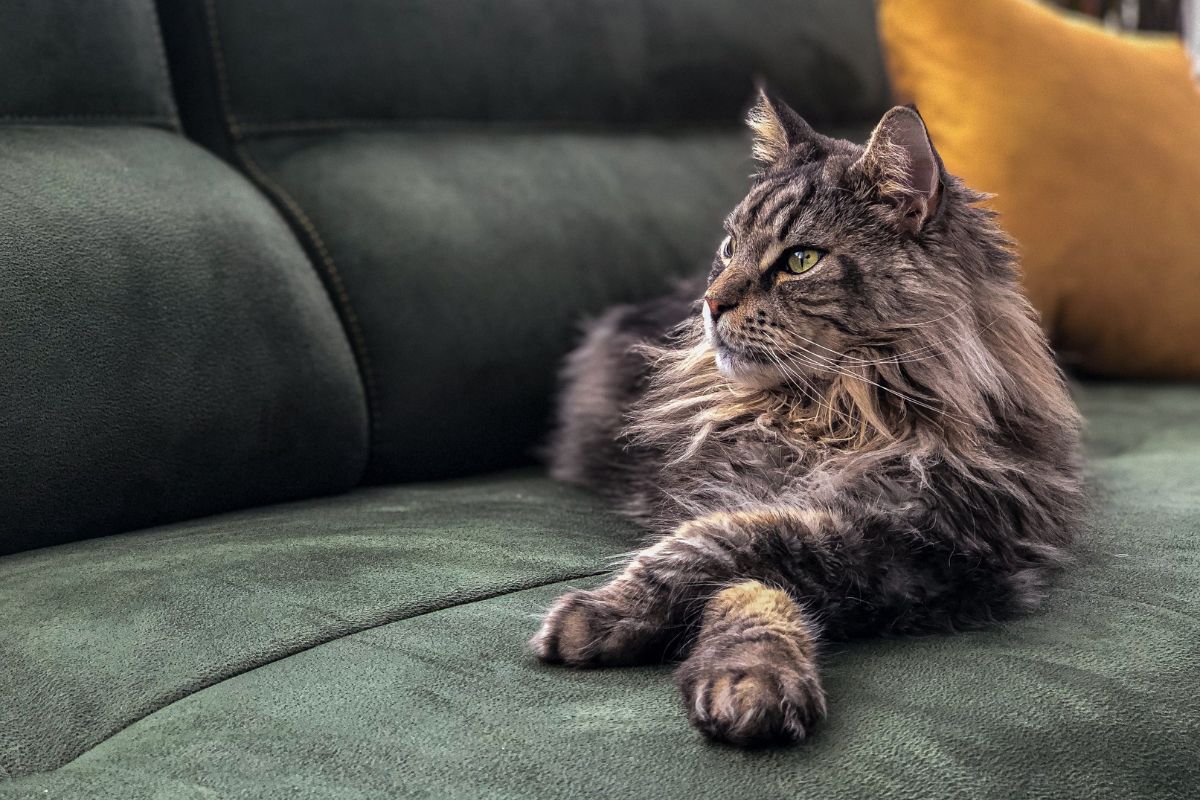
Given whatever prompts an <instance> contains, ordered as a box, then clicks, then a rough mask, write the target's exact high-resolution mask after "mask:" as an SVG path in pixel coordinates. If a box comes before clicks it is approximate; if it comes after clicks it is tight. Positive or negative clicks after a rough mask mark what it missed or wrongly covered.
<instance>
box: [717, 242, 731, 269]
mask: <svg viewBox="0 0 1200 800" xmlns="http://www.w3.org/2000/svg"><path fill="white" fill-rule="evenodd" d="M718 252H719V253H720V256H721V260H722V261H724V262H725V263H726V264H728V263H729V259H731V258H733V236H732V235H729V236H726V237H725V239H724V241H722V242H721V249H720V250H719V251H718Z"/></svg>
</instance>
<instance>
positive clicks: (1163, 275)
mask: <svg viewBox="0 0 1200 800" xmlns="http://www.w3.org/2000/svg"><path fill="white" fill-rule="evenodd" d="M879 21H880V36H881V37H882V39H883V44H884V49H885V52H886V54H887V60H888V67H889V70H890V72H891V76H892V81H893V88H894V90H895V92H896V94H897V96H898V97H899V98H900V99H901V101H902V102H915V103H916V104H917V106H918V108H919V109H920V111H921V114H922V115H923V116H924V117H925V121H926V123H927V124H928V126H929V130H930V133H931V135H932V138H933V142H934V144H935V145H936V146H937V148H938V150H939V152H940V153H941V155H942V158H943V160H944V161H945V163H946V167H947V169H949V170H950V171H951V172H953V173H955V174H957V175H959V176H960V177H962V178H963V179H964V180H965V181H966V182H967V183H968V184H969V185H970V186H972V187H974V188H976V189H980V190H982V191H986V192H994V193H995V195H996V196H995V198H994V199H992V200H991V201H990V202H991V204H992V206H993V207H994V208H995V209H996V210H997V211H999V212H1000V215H1001V217H1000V221H1001V224H1002V225H1003V226H1004V227H1005V229H1007V230H1008V232H1009V233H1010V234H1012V236H1013V237H1014V238H1015V239H1016V241H1017V245H1018V249H1019V250H1020V252H1021V257H1022V263H1023V265H1024V269H1025V277H1026V286H1027V288H1028V291H1029V296H1030V299H1031V300H1032V301H1033V303H1034V305H1035V306H1036V307H1037V308H1038V309H1039V310H1040V311H1041V313H1042V318H1043V324H1044V325H1045V326H1046V329H1047V330H1048V331H1049V333H1050V335H1051V338H1052V340H1053V341H1054V343H1055V344H1056V346H1058V347H1059V349H1060V351H1062V352H1063V354H1064V357H1065V359H1066V360H1067V362H1068V363H1071V362H1075V363H1077V364H1078V366H1079V367H1080V368H1081V369H1082V370H1084V371H1085V372H1088V373H1092V374H1099V375H1112V376H1132V377H1149V378H1160V377H1176V378H1179V377H1186V378H1200V91H1198V90H1197V87H1196V85H1195V84H1194V83H1193V82H1192V79H1191V73H1190V69H1189V66H1188V61H1187V57H1186V55H1185V54H1184V50H1183V47H1182V45H1181V44H1180V43H1179V41H1178V40H1177V39H1174V38H1169V37H1162V36H1154V37H1150V36H1143V35H1137V36H1134V35H1124V34H1114V33H1110V32H1108V31H1106V30H1104V29H1103V28H1102V27H1101V26H1100V25H1098V24H1094V23H1092V22H1091V21H1089V20H1087V19H1085V18H1083V17H1076V16H1073V15H1072V16H1069V15H1065V14H1062V13H1060V12H1057V11H1054V10H1051V9H1050V8H1048V7H1045V6H1042V5H1039V4H1037V3H1034V2H1032V0H970V1H969V2H964V1H963V0H881V2H880V4H879Z"/></svg>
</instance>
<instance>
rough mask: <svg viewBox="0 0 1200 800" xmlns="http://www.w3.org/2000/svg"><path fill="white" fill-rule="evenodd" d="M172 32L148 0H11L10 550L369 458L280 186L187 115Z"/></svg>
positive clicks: (330, 319)
mask: <svg viewBox="0 0 1200 800" xmlns="http://www.w3.org/2000/svg"><path fill="white" fill-rule="evenodd" d="M100 7H103V12H104V13H101V11H100ZM66 9H72V10H74V11H75V12H77V13H76V14H75V15H74V16H72V15H71V14H69V13H67V11H66ZM18 12H21V13H18ZM31 42H34V43H36V42H43V43H44V44H45V46H44V47H43V46H40V45H39V46H35V45H34V44H31ZM51 44H52V45H53V47H50V45H51ZM21 52H24V53H25V54H26V55H27V56H28V58H25V59H18V58H16V57H15V56H14V55H13V54H14V53H21ZM160 52H161V51H160V49H159V41H158V37H157V28H156V23H155V20H154V13H153V7H152V5H151V4H150V3H146V2H138V1H137V0H120V1H118V0H110V1H109V2H104V3H99V2H97V3H65V2H37V3H32V2H31V3H23V2H18V3H16V4H15V8H14V4H11V3H9V4H5V5H2V6H0V64H3V66H4V69H0V118H2V120H0V121H2V122H3V124H0V187H2V190H0V220H2V221H3V223H2V224H0V286H3V291H2V292H0V375H3V376H4V378H3V380H0V554H5V553H11V552H14V551H17V550H24V549H29V548H34V547H42V546H46V545H53V544H57V543H59V542H65V541H69V540H72V539H80V538H86V537H89V536H98V535H103V534H107V533H113V532H116V531H123V530H128V529H132V528H137V527H141V526H145V525H151V524H155V523H160V522H166V521H172V520H179V519H184V518H188V517H195V516H200V515H203V514H209V513H213V512H218V511H224V510H228V509H233V508H238V507H243V506H249V505H256V504H260V503H267V502H273V501H280V500H288V499H293V498H301V497H307V496H310V495H314V494H321V493H327V492H333V491H338V490H340V489H344V488H347V487H349V486H351V485H353V484H354V483H356V482H357V480H358V479H359V477H360V475H361V473H362V470H363V465H364V462H365V457H366V427H367V424H366V410H365V403H364V400H363V393H362V388H361V383H360V380H359V377H358V373H357V370H356V368H355V364H354V361H353V356H352V354H351V351H350V348H349V345H348V344H347V341H346V338H345V335H344V333H343V332H342V329H341V327H340V325H339V322H338V319H337V316H336V314H335V312H334V311H333V308H332V306H331V304H330V302H329V298H328V296H327V295H326V294H325V291H324V289H323V287H322V286H321V283H320V281H319V279H318V278H317V276H316V275H315V273H314V272H313V270H312V267H311V265H310V263H309V262H308V261H307V259H306V258H305V255H304V252H303V250H302V248H301V247H300V245H299V244H298V243H297V242H296V240H295V239H294V238H293V237H292V235H291V233H290V231H289V230H288V229H287V226H286V224H285V223H284V221H283V220H282V219H281V218H280V217H279V216H278V214H277V212H276V211H275V210H274V208H273V207H272V206H271V205H270V203H269V202H268V201H267V200H266V199H265V198H264V197H262V196H261V195H260V194H259V193H258V192H257V191H256V190H255V189H254V188H253V186H251V184H250V183H249V182H247V181H246V180H245V179H244V178H242V177H241V176H240V175H238V174H237V172H235V171H234V170H233V169H231V168H230V167H229V166H228V165H226V164H224V163H223V162H221V161H220V160H219V159H217V158H215V157H213V156H212V155H211V154H209V153H206V152H205V151H204V150H202V149H201V148H199V147H197V146H195V145H193V144H191V143H189V142H187V141H186V140H184V139H183V138H182V137H181V136H179V135H178V133H176V132H174V131H173V130H171V127H172V125H173V124H174V123H173V119H174V111H173V105H172V102H171V99H170V95H169V93H167V91H166V87H167V86H168V80H167V76H166V74H165V72H164V65H163V64H162V62H161V60H160V57H159V54H160ZM96 73H102V74H96ZM49 74H52V75H53V80H51V79H50V78H48V77H47V75H49ZM72 77H73V78H74V80H75V81H77V83H73V80H72ZM39 84H40V85H42V89H43V91H42V92H41V93H40V94H39V93H38V92H36V91H34V89H33V88H32V87H37V86H38V85H39ZM73 86H74V87H75V88H76V89H77V90H73V89H72V88H71V87H73ZM87 87H90V88H87ZM30 117H37V119H38V120H39V121H41V122H46V123H64V122H80V123H83V122H88V123H94V124H88V125H83V124H79V125H67V124H36V125H34V124H28V122H29V118H30ZM146 122H151V123H155V124H157V125H158V127H150V126H147V125H145V124H141V123H146Z"/></svg>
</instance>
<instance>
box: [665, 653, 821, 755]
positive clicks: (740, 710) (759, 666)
mask: <svg viewBox="0 0 1200 800" xmlns="http://www.w3.org/2000/svg"><path fill="white" fill-rule="evenodd" d="M704 645H705V646H702V647H700V648H698V649H697V652H695V653H693V654H692V656H691V657H689V658H688V660H687V661H685V662H684V663H683V665H682V666H680V668H679V670H678V671H677V672H676V674H675V681H676V684H677V685H678V686H679V690H680V692H681V693H682V694H683V701H684V703H685V704H686V706H687V711H688V718H689V720H690V721H691V723H692V725H694V726H695V727H696V728H698V729H699V730H700V731H701V732H702V733H703V734H704V735H705V736H708V737H709V738H711V739H715V740H717V741H722V742H729V743H730V744H736V745H756V744H767V743H771V742H787V741H793V742H798V741H802V740H804V739H805V738H806V737H807V736H808V735H809V733H810V732H811V731H812V729H813V727H814V726H815V725H816V724H817V722H818V721H820V719H821V718H822V717H824V716H825V693H824V691H823V690H822V689H821V684H820V680H819V679H818V677H817V673H816V669H815V666H814V665H813V664H812V663H811V662H810V661H806V660H796V659H795V657H794V653H791V652H789V650H790V648H787V647H783V646H780V647H778V648H775V647H769V646H768V647H761V646H759V647H753V648H751V652H744V651H743V652H738V648H737V644H736V643H728V644H727V646H726V647H722V646H721V642H720V637H718V638H717V639H716V640H714V641H711V642H706V643H704Z"/></svg>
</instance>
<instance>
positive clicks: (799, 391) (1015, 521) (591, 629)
mask: <svg viewBox="0 0 1200 800" xmlns="http://www.w3.org/2000/svg"><path fill="white" fill-rule="evenodd" d="M749 121H750V125H751V127H752V129H753V131H754V134H755V144H754V153H755V156H756V158H757V159H758V161H759V163H760V164H761V167H762V170H761V172H760V174H759V175H757V176H756V177H755V180H754V182H753V185H752V186H751V188H750V192H749V194H748V195H746V198H745V199H744V200H742V202H741V203H740V204H739V205H738V206H737V208H735V209H734V210H733V213H731V214H730V215H729V217H728V219H727V220H726V223H725V227H726V230H727V232H728V236H727V237H726V238H725V240H724V242H723V243H722V244H721V246H720V249H719V250H718V252H717V254H716V258H715V260H714V262H713V266H712V271H711V273H710V274H709V276H708V282H707V289H706V290H704V291H703V298H702V302H699V303H697V302H696V300H697V298H698V296H699V295H700V293H701V291H702V290H701V287H700V286H699V285H697V286H696V287H694V288H693V289H691V290H686V291H683V292H682V293H680V294H679V295H678V296H675V297H670V298H665V299H662V300H659V301H655V302H651V303H647V304H644V305H638V306H624V307H619V308H615V309H612V310H611V311H609V312H608V313H607V314H605V315H604V316H602V317H601V318H600V319H599V320H598V321H596V322H595V323H594V325H593V326H592V327H591V329H590V331H589V333H588V335H587V338H586V340H585V342H584V343H583V345H582V346H581V347H580V348H579V349H578V350H577V351H576V352H575V353H574V354H573V355H572V356H571V357H570V360H569V362H568V364H567V367H566V371H565V379H566V386H565V393H564V396H563V400H562V405H561V409H560V412H559V426H558V430H557V433H556V435H555V439H554V442H553V445H552V467H553V472H554V474H555V475H556V476H557V477H559V478H562V479H565V480H568V481H573V482H576V483H581V484H584V485H586V486H590V487H593V488H595V489H597V490H599V491H600V492H602V493H604V494H605V495H607V496H608V497H610V498H611V499H612V500H613V501H614V502H615V503H616V504H617V505H618V506H619V507H620V508H621V509H622V510H623V511H624V512H625V513H627V514H629V515H630V516H632V517H633V518H634V519H636V520H637V521H639V522H641V523H642V524H644V525H645V526H646V527H648V528H649V529H650V530H651V531H653V532H655V533H657V534H659V538H658V539H657V541H656V543H655V544H654V545H653V546H651V547H649V548H647V549H646V550H643V551H641V552H640V553H637V554H636V555H635V556H634V557H633V558H632V560H630V561H629V562H628V563H627V565H626V566H625V568H624V570H623V571H622V572H621V573H620V574H619V576H618V577H617V578H616V579H614V580H612V581H611V582H610V583H608V584H606V585H604V586H602V587H600V588H598V589H595V590H592V591H574V592H571V593H569V594H566V595H564V596H563V597H561V598H559V599H558V601H557V602H556V603H555V604H554V605H553V607H552V608H551V610H550V611H549V613H548V615H547V616H546V618H545V621H544V623H543V625H542V628H541V631H540V632H539V633H538V634H537V635H536V636H535V637H534V639H533V641H532V646H533V649H534V651H535V652H536V653H537V655H538V656H540V657H541V658H542V659H544V660H546V661H552V662H565V663H566V664H571V665H580V666H582V665H604V664H629V663H636V662H645V661H652V660H659V659H662V658H664V657H677V656H686V658H685V660H684V661H683V663H682V665H681V666H680V667H679V669H678V672H677V673H676V681H677V683H678V686H679V689H680V691H681V692H682V693H683V699H684V701H685V705H686V708H687V712H688V714H689V716H690V718H691V721H692V723H693V724H695V725H696V727H698V728H699V729H700V730H701V731H703V732H704V733H705V734H708V735H709V736H711V737H713V738H716V739H721V740H726V741H730V742H735V743H752V742H758V741H764V740H770V739H781V738H782V739H795V740H799V739H803V738H804V737H805V736H806V735H807V734H808V733H809V732H810V730H811V729H812V727H813V725H814V724H815V723H817V721H818V720H819V719H820V718H821V717H822V716H823V715H824V714H825V708H826V706H825V696H824V693H823V691H822V688H821V681H820V677H819V674H818V670H817V664H816V655H817V651H818V647H819V643H820V642H821V640H822V639H830V640H835V639H845V638H853V637H860V636H869V635H890V634H908V633H920V632H928V631H942V630H954V629H963V628H972V627H976V626H980V625H984V624H986V623H989V622H991V621H993V620H995V619H998V618H1003V617H1005V616H1008V615H1011V614H1014V613H1019V612H1023V611H1028V610H1030V609H1032V608H1034V607H1035V606H1036V605H1037V604H1038V603H1039V601H1040V600H1041V598H1042V596H1043V593H1044V591H1045V587H1046V584H1047V578H1048V576H1049V575H1050V574H1051V573H1052V571H1053V570H1054V569H1055V568H1056V567H1058V566H1060V565H1061V564H1062V563H1063V562H1064V560H1065V548H1066V547H1067V545H1068V544H1069V543H1070V542H1071V539H1072V537H1073V535H1074V534H1075V533H1076V530H1077V529H1078V527H1079V522H1080V516H1081V512H1082V506H1083V492H1082V488H1081V480H1080V459H1079V446H1078V445H1079V442H1078V439H1079V427H1080V425H1079V417H1078V413H1077V411H1076V409H1075V407H1074V405H1073V404H1072V401H1071V399H1070V397H1069V395H1068V393H1067V390H1066V386H1065V384H1064V380H1063V377H1062V375H1061V373H1060V372H1059V370H1058V369H1057V367H1056V366H1055V363H1054V361H1053V358H1052V355H1051V352H1050V350H1049V348H1048V346H1047V343H1046V340H1045V338H1044V337H1043V335H1042V333H1041V331H1040V330H1039V327H1038V325H1037V321H1036V317H1035V314H1034V312H1033V311H1032V309H1031V308H1030V306H1029V304H1028V302H1027V301H1026V300H1025V298H1024V297H1023V295H1022V293H1021V290H1020V288H1019V284H1018V271H1017V266H1016V264H1015V262H1014V256H1013V253H1012V250H1011V248H1010V243H1009V241H1008V239H1006V238H1005V236H1004V234H1003V233H1001V231H1000V230H999V228H998V227H997V225H996V223H995V220H994V218H993V215H992V214H991V213H990V212H988V211H986V210H983V209H981V208H979V207H977V205H976V204H977V203H978V201H980V200H981V199H982V196H981V195H980V194H978V193H976V192H974V191H972V190H970V189H968V188H967V187H966V186H965V185H964V184H963V183H962V182H961V181H960V180H958V179H957V178H955V177H954V176H952V175H950V174H948V173H947V172H946V171H945V168H944V167H943V165H942V162H941V159H940V158H939V157H938V155H937V153H936V151H935V150H934V148H933V145H932V143H931V142H930V139H929V135H928V133H927V132H926V129H925V125H924V122H923V121H922V119H921V117H920V115H919V114H918V113H917V112H916V111H915V110H914V109H911V108H893V109H892V110H891V111H889V112H888V113H887V114H885V115H884V117H883V119H882V121H881V122H880V123H879V125H878V126H877V127H876V129H875V131H874V133H873V134H872V135H871V139H870V141H869V143H868V144H867V145H866V147H865V148H864V147H862V146H859V145H856V144H853V143H851V142H847V141H840V140H835V139H830V138H827V137H825V136H822V135H820V134H818V133H816V132H815V131H814V130H813V129H812V128H810V127H809V126H808V124H807V123H805V122H804V121H803V120H802V119H801V118H800V117H799V116H798V115H797V114H796V112H795V111H793V110H792V109H790V108H789V107H787V106H786V105H785V104H783V103H781V102H779V101H777V100H773V99H771V98H769V97H768V96H767V95H766V94H762V95H761V96H760V97H759V100H758V102H757V104H756V106H755V107H754V108H753V109H752V111H751V114H750V120H749Z"/></svg>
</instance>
